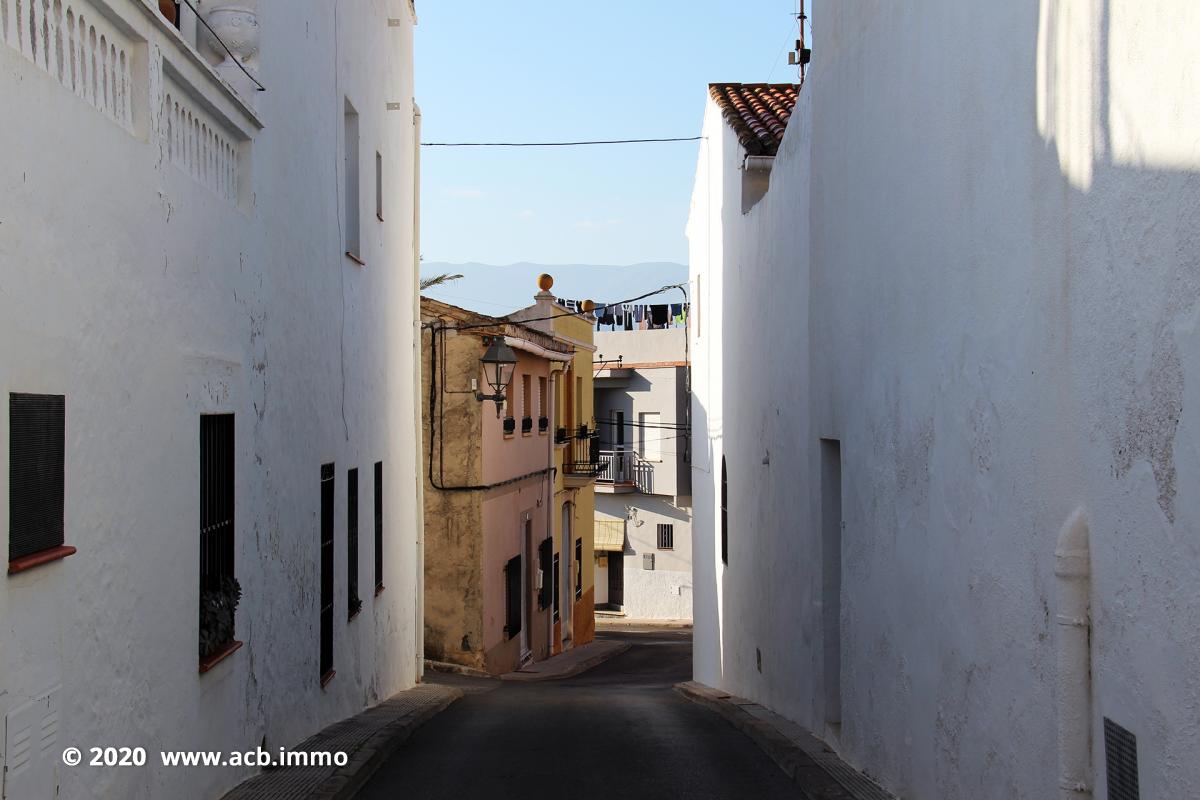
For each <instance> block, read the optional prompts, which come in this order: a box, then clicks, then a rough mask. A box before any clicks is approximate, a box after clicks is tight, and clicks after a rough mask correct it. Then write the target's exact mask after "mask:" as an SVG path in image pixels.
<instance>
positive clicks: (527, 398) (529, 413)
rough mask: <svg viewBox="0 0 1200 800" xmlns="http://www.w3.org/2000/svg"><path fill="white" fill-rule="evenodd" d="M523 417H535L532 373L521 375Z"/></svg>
mask: <svg viewBox="0 0 1200 800" xmlns="http://www.w3.org/2000/svg"><path fill="white" fill-rule="evenodd" d="M521 417H522V418H523V419H532V418H533V377H532V376H530V375H522V376H521Z"/></svg>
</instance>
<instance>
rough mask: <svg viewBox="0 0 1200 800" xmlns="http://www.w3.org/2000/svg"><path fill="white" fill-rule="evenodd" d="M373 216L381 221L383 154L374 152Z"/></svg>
mask: <svg viewBox="0 0 1200 800" xmlns="http://www.w3.org/2000/svg"><path fill="white" fill-rule="evenodd" d="M375 218H376V219H378V220H379V221H380V222H383V154H382V153H379V152H376V153H375Z"/></svg>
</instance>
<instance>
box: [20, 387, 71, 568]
mask: <svg viewBox="0 0 1200 800" xmlns="http://www.w3.org/2000/svg"><path fill="white" fill-rule="evenodd" d="M66 405H67V403H66V398H65V397H64V396H63V395H47V394H10V395H9V396H8V432H9V440H8V560H9V565H10V566H9V569H10V571H13V567H12V564H13V562H15V561H17V560H18V559H22V558H25V557H27V556H32V555H35V554H37V553H45V552H49V551H52V550H54V549H56V548H61V547H62V546H63V539H64V531H65V527H66V526H65V523H64V494H65V492H64V488H63V487H64V485H65V483H66V467H65V458H66Z"/></svg>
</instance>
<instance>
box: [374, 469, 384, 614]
mask: <svg viewBox="0 0 1200 800" xmlns="http://www.w3.org/2000/svg"><path fill="white" fill-rule="evenodd" d="M382 590H383V462H382V461H376V462H375V594H379V592H381V591H382Z"/></svg>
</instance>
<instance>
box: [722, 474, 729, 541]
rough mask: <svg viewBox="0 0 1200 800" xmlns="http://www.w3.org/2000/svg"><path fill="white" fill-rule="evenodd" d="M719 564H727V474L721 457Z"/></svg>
mask: <svg viewBox="0 0 1200 800" xmlns="http://www.w3.org/2000/svg"><path fill="white" fill-rule="evenodd" d="M721 563H722V564H728V563H729V472H728V471H727V470H726V469H725V456H721Z"/></svg>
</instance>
